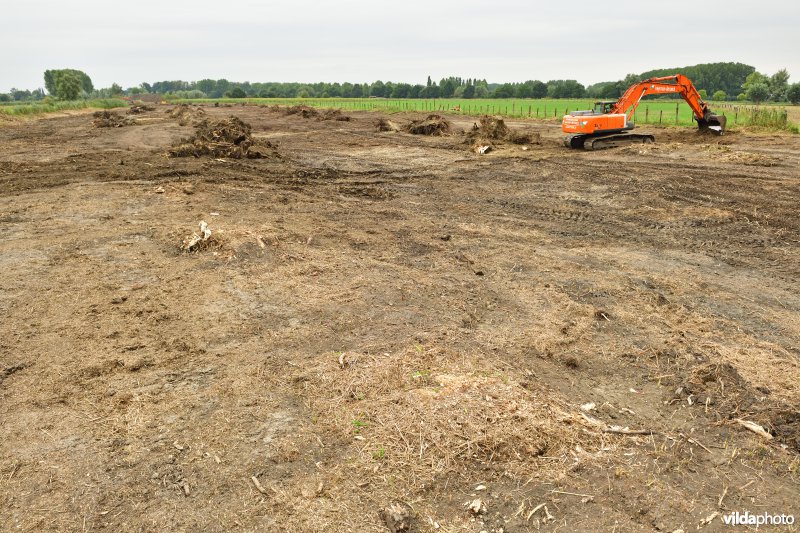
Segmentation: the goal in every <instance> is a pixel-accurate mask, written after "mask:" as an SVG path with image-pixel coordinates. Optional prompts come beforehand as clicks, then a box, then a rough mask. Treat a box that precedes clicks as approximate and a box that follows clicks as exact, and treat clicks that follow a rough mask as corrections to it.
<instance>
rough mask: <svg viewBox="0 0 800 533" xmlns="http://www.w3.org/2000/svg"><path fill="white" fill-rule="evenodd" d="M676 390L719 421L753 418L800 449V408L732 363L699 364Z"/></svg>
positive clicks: (787, 442)
mask: <svg viewBox="0 0 800 533" xmlns="http://www.w3.org/2000/svg"><path fill="white" fill-rule="evenodd" d="M675 392H676V397H679V398H681V399H683V400H686V399H688V398H691V404H692V405H696V406H698V408H700V409H703V411H704V412H705V413H708V414H711V416H712V418H716V419H717V420H718V421H723V420H726V421H730V420H735V419H746V420H750V421H753V422H755V423H757V424H759V425H761V426H763V427H764V428H765V429H766V430H767V431H768V432H769V433H770V434H771V435H773V436H774V437H776V438H777V439H778V441H779V442H782V443H784V444H786V445H787V446H789V447H791V448H793V449H795V450H800V411H798V410H797V409H793V408H791V406H789V405H785V404H783V403H782V402H779V401H774V400H772V399H771V398H770V396H771V391H770V390H769V389H767V388H764V387H755V388H754V387H753V386H752V385H751V384H750V383H749V382H748V381H747V380H745V379H744V378H743V377H742V376H741V375H740V374H739V372H738V371H737V370H736V368H735V367H734V366H733V365H731V364H730V363H719V364H717V363H713V364H705V365H701V366H698V367H697V368H695V369H694V370H693V371H692V372H691V373H690V374H689V376H688V378H687V379H686V382H685V383H684V384H683V385H681V386H679V387H678V389H677V390H676V391H675Z"/></svg>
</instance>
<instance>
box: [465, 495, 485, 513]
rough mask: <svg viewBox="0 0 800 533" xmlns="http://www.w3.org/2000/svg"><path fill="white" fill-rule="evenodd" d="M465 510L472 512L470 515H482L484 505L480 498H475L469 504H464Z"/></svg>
mask: <svg viewBox="0 0 800 533" xmlns="http://www.w3.org/2000/svg"><path fill="white" fill-rule="evenodd" d="M466 508H467V509H468V510H470V511H472V514H476V515H479V514H484V513H485V512H486V504H485V503H484V502H483V500H481V499H480V498H475V499H474V500H472V501H471V502H467V503H466Z"/></svg>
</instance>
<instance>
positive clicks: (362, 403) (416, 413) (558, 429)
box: [302, 348, 608, 496]
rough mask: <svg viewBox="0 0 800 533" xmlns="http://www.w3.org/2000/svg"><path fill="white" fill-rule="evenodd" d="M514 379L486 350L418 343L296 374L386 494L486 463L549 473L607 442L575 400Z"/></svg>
mask: <svg viewBox="0 0 800 533" xmlns="http://www.w3.org/2000/svg"><path fill="white" fill-rule="evenodd" d="M520 377H521V376H517V378H516V379H515V378H513V377H512V376H511V375H509V373H508V372H507V371H503V370H501V368H500V366H499V365H495V364H493V363H492V362H490V361H488V360H487V359H486V358H484V357H476V356H473V355H462V354H457V353H453V352H450V351H446V350H442V349H432V350H422V349H421V348H420V349H411V350H408V351H406V352H404V353H401V354H398V355H388V354H384V355H368V354H356V353H344V354H341V355H340V356H338V357H336V356H333V355H331V356H328V357H326V358H325V359H324V360H323V361H318V360H315V361H309V363H308V365H307V367H306V368H305V372H304V375H303V376H302V382H303V384H304V386H305V388H306V391H305V392H306V395H307V396H306V397H308V398H310V399H311V400H310V407H311V410H312V411H313V413H314V415H315V417H316V418H317V425H318V426H319V429H320V430H322V431H323V432H324V433H325V434H327V435H337V436H339V437H341V438H344V439H352V441H353V443H354V446H355V450H354V454H353V455H354V457H353V458H352V459H353V462H354V463H355V465H356V466H357V468H358V469H359V470H362V474H363V476H364V477H365V478H370V477H371V479H370V481H372V482H374V483H376V484H379V485H388V490H389V491H390V492H396V490H397V489H398V488H401V489H402V490H403V491H406V492H413V489H415V488H417V489H418V488H421V487H423V486H427V485H429V484H430V483H431V482H433V481H435V480H436V479H437V478H442V477H447V478H452V477H456V478H464V479H469V478H471V477H475V476H477V475H478V472H479V471H480V472H485V469H486V468H487V467H488V468H490V469H492V470H494V471H495V472H496V473H497V474H498V475H505V476H508V477H511V478H513V479H529V478H531V477H532V476H533V477H547V478H548V479H550V480H553V479H557V478H558V477H559V476H560V475H562V474H563V473H565V472H566V470H567V469H569V468H570V467H571V466H572V465H574V463H575V461H579V462H580V461H583V460H585V459H586V458H590V457H595V454H597V455H598V456H599V454H600V453H601V452H599V450H600V449H601V448H602V447H603V446H606V448H605V449H606V450H608V447H607V445H608V443H604V436H603V435H602V433H600V432H599V431H598V430H597V428H595V427H592V426H590V425H588V424H587V423H586V422H585V421H584V420H583V419H582V418H581V417H580V416H579V415H578V414H576V412H575V410H574V408H571V407H570V406H569V405H568V404H567V403H566V402H565V401H563V400H561V399H560V398H558V397H557V396H556V395H555V394H554V393H553V392H551V391H548V390H546V389H544V388H543V387H540V386H538V385H535V386H534V385H531V384H530V383H526V382H524V380H523V381H522V382H521V381H520V380H519V379H520ZM554 458H556V460H554ZM558 459H561V460H558ZM377 465H380V470H381V473H382V475H379V476H371V474H372V473H374V472H375V471H376V467H377ZM397 496H403V494H397Z"/></svg>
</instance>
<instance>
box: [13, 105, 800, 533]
mask: <svg viewBox="0 0 800 533" xmlns="http://www.w3.org/2000/svg"><path fill="white" fill-rule="evenodd" d="M205 113H206V114H207V118H208V120H224V119H226V118H227V117H229V116H230V115H232V114H233V115H235V116H237V117H239V118H241V119H242V120H244V121H245V122H246V123H248V124H250V125H251V126H252V136H253V138H254V142H255V143H259V142H260V143H267V141H268V142H269V144H270V145H271V146H273V147H275V149H274V151H270V152H268V153H267V154H266V156H265V157H264V158H262V159H229V158H224V157H223V158H220V157H199V158H195V157H184V158H171V157H168V151H169V150H170V148H172V146H173V145H174V144H176V143H178V142H179V141H180V140H181V139H184V138H188V137H190V136H191V135H192V133H193V132H194V127H193V125H192V123H191V121H189V120H183V119H182V118H181V117H172V116H170V115H169V114H167V113H165V106H157V109H156V110H154V111H152V112H150V111H145V112H144V113H141V114H138V115H137V118H136V124H134V125H128V126H125V127H120V128H96V127H94V126H93V125H92V115H91V114H89V113H84V114H74V115H69V116H59V117H51V118H43V119H38V120H33V121H28V122H24V123H10V124H5V125H2V126H0V265H1V266H2V273H3V275H2V277H0V313H1V314H0V316H2V321H0V420H1V421H2V423H1V424H0V524H1V525H2V529H3V530H7V531H12V530H13V531H29V530H37V531H38V530H53V531H78V530H81V531H83V530H95V529H107V530H110V531H165V530H174V531H198V530H203V531H230V530H242V531H252V530H263V531H359V532H360V531H388V530H390V529H389V528H394V529H395V530H404V528H405V527H406V526H408V527H409V528H410V530H411V531H475V532H479V531H487V532H488V531H494V532H499V531H507V532H511V531H539V530H541V531H556V530H559V531H666V532H672V531H676V530H683V531H687V532H688V531H696V530H697V529H698V528H701V529H702V530H703V531H722V530H724V529H725V528H724V526H723V524H722V522H721V516H722V515H723V514H726V513H729V512H732V511H739V512H742V513H743V512H745V511H750V512H751V513H763V512H769V513H771V514H780V513H792V514H794V515H795V516H797V515H798V514H800V504H798V502H800V490H799V489H798V487H799V486H800V485H798V475H799V474H798V469H800V455H798V454H799V453H800V413H799V412H798V405H800V403H799V402H798V400H799V399H800V365H799V364H798V361H799V359H800V320H799V319H800V216H798V199H799V198H800V173H799V172H798V168H799V167H798V165H799V164H800V138H798V137H797V136H786V135H779V134H754V133H746V132H741V131H739V132H736V131H734V132H730V134H729V135H726V136H725V137H722V138H716V137H704V136H700V135H698V134H697V133H695V132H694V131H691V130H677V129H660V130H652V133H654V134H655V135H656V138H657V143H656V144H655V145H651V146H650V145H648V146H640V147H639V146H637V147H627V148H623V149H616V150H608V151H603V152H575V151H569V150H567V149H566V148H563V147H562V146H561V145H560V144H559V143H560V137H561V133H560V131H559V128H558V125H557V124H554V123H547V122H508V123H507V125H508V126H509V127H511V128H512V129H514V130H516V131H518V132H520V133H522V134H530V135H531V138H536V139H539V138H540V139H541V140H540V141H537V142H539V144H531V145H524V144H523V145H516V144H510V143H508V144H504V143H502V142H501V143H499V144H497V145H496V146H495V151H493V152H491V153H489V154H486V155H482V156H481V155H476V154H475V153H473V152H472V151H471V150H470V146H469V143H468V142H467V143H465V136H464V135H463V134H462V133H459V132H461V131H468V130H469V129H470V128H471V126H472V124H473V122H477V121H478V118H477V117H473V118H470V117H463V116H447V117H446V119H447V120H448V121H449V122H450V123H451V124H452V127H453V129H454V130H455V131H456V133H454V134H452V135H445V136H441V137H427V136H422V135H410V134H407V133H400V132H381V133H377V132H376V131H375V129H376V122H377V121H378V119H379V118H382V117H383V118H386V117H385V116H381V115H376V114H372V113H350V114H349V116H350V117H351V119H352V120H350V121H344V120H325V121H318V120H308V119H304V118H303V117H302V116H300V115H299V114H295V115H286V114H285V112H284V110H280V109H267V108H260V107H239V106H237V107H231V108H222V107H219V108H216V107H206V108H205ZM203 118H205V115H204V116H203ZM389 118H391V120H392V122H394V123H397V124H398V125H403V124H406V123H408V122H410V121H411V120H412V119H415V120H419V119H423V118H424V116H423V115H411V114H408V115H392V116H391V117H389ZM179 121H181V122H180V123H179ZM181 124H184V125H181ZM201 220H202V221H205V222H207V223H208V225H209V227H210V228H211V230H212V238H213V240H211V241H209V243H213V244H209V245H207V246H203V247H200V248H198V249H199V250H200V251H196V252H193V253H187V252H185V251H182V250H181V246H182V243H184V242H185V241H186V240H187V239H188V238H190V237H191V236H192V235H193V234H196V233H198V232H199V228H198V224H199V222H200V221H201ZM588 404H594V405H593V406H592V405H588ZM582 406H583V407H582ZM737 419H739V420H744V421H748V422H753V423H756V424H758V425H760V426H762V427H763V428H764V429H765V430H766V431H767V432H768V433H769V436H771V437H772V438H771V439H769V438H767V437H764V436H761V435H758V434H756V433H755V432H752V431H750V430H748V429H747V428H745V427H744V425H742V424H741V423H740V422H738V421H737ZM476 500H479V501H477V502H476ZM715 513H718V514H716V515H715ZM709 518H710V520H708V521H709V522H710V523H708V524H706V523H705V521H706V520H707V519H709ZM783 529H784V530H787V531H790V530H792V528H783Z"/></svg>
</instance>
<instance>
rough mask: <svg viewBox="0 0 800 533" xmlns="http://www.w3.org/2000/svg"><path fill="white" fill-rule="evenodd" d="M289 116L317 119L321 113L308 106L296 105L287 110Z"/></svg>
mask: <svg viewBox="0 0 800 533" xmlns="http://www.w3.org/2000/svg"><path fill="white" fill-rule="evenodd" d="M286 114H287V115H300V116H301V117H303V118H317V117H318V116H319V111H317V110H316V109H314V108H313V107H310V106H307V105H295V106H292V107H289V108H287V109H286Z"/></svg>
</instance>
